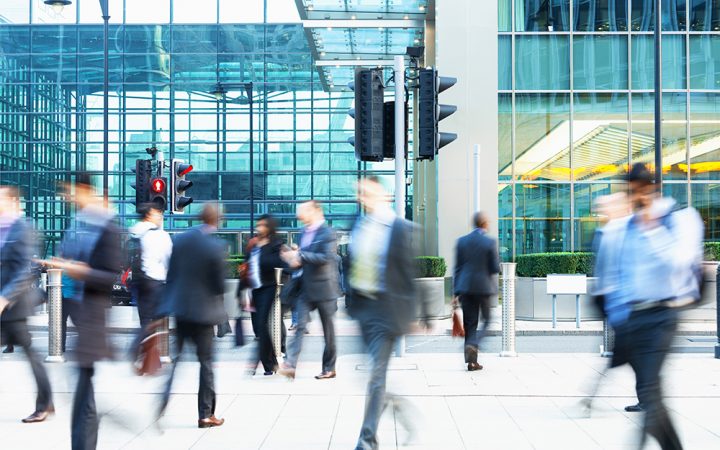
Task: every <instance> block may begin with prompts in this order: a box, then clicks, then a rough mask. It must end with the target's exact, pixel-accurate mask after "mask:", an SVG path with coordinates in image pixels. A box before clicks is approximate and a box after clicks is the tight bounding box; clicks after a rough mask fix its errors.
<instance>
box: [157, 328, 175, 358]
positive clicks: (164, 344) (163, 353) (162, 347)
mask: <svg viewBox="0 0 720 450" xmlns="http://www.w3.org/2000/svg"><path fill="white" fill-rule="evenodd" d="M158 332H159V333H162V334H160V338H159V339H160V340H159V342H158V353H160V362H161V363H171V362H172V358H171V357H170V319H169V318H168V317H165V318H164V319H162V325H161V326H160V329H159V330H158Z"/></svg>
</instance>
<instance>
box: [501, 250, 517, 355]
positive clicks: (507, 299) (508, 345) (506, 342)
mask: <svg viewBox="0 0 720 450" xmlns="http://www.w3.org/2000/svg"><path fill="white" fill-rule="evenodd" d="M516 267H517V264H516V263H502V264H501V268H502V269H501V270H502V277H503V283H502V295H503V304H502V351H501V352H500V356H517V353H516V352H515V269H516Z"/></svg>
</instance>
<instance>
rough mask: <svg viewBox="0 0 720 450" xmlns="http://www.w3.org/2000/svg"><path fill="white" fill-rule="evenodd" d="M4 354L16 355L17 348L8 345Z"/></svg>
mask: <svg viewBox="0 0 720 450" xmlns="http://www.w3.org/2000/svg"><path fill="white" fill-rule="evenodd" d="M3 353H15V347H14V346H12V345H8V346H7V347H5V350H3Z"/></svg>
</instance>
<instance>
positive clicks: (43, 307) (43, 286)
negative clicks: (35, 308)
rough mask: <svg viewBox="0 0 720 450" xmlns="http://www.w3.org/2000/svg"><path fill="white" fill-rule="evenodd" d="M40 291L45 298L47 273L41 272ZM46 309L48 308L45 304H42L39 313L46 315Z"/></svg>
mask: <svg viewBox="0 0 720 450" xmlns="http://www.w3.org/2000/svg"><path fill="white" fill-rule="evenodd" d="M40 289H42V290H43V292H45V295H46V298H47V273H46V272H43V273H41V274H40ZM47 308H48V305H47V302H43V303H42V304H41V305H40V313H41V314H47V312H48V311H47Z"/></svg>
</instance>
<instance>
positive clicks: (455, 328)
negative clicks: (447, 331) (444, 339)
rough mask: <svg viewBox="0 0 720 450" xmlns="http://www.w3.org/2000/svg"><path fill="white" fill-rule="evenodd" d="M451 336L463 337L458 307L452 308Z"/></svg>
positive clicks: (463, 331)
mask: <svg viewBox="0 0 720 450" xmlns="http://www.w3.org/2000/svg"><path fill="white" fill-rule="evenodd" d="M452 336H453V337H465V328H464V327H463V317H462V310H461V309H460V308H459V307H457V306H456V307H455V308H453V312H452Z"/></svg>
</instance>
